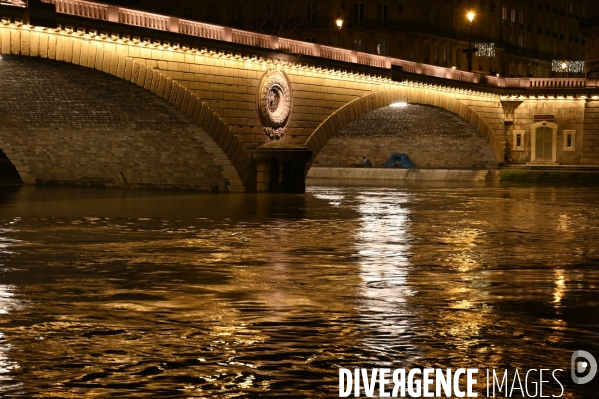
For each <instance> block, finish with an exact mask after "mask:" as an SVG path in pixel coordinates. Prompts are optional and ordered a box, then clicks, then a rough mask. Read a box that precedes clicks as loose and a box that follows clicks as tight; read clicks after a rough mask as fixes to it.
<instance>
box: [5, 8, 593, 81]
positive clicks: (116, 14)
mask: <svg viewBox="0 0 599 399" xmlns="http://www.w3.org/2000/svg"><path fill="white" fill-rule="evenodd" d="M9 1H12V2H19V1H21V0H9ZM42 1H43V2H46V3H51V4H55V6H56V11H57V12H59V13H63V14H68V15H74V16H78V17H84V18H92V19H98V20H102V21H109V22H116V23H121V24H125V25H133V26H138V27H143V28H150V29H156V30H162V31H169V32H174V33H181V34H185V35H190V36H196V37H202V38H206V39H213V40H222V41H227V42H233V43H238V44H243V45H249V46H256V47H263V48H268V49H273V50H279V51H286V52H290V53H295V54H303V55H308V56H315V57H322V58H327V59H331V60H337V61H344V62H351V63H358V64H362V65H369V66H373V67H378V68H386V69H389V68H391V66H392V65H399V66H402V67H403V70H404V71H405V72H409V73H416V74H422V75H426V76H434V77H439V78H445V79H451V80H457V81H461V82H467V83H484V84H487V85H490V86H496V87H505V88H586V87H599V85H598V84H597V80H596V79H595V80H592V79H588V81H589V83H587V79H584V78H557V79H554V78H552V79H543V78H503V77H496V76H485V75H481V74H478V73H473V72H466V71H461V70H457V69H453V68H445V67H440V66H435V65H429V64H422V63H417V62H412V61H406V60H400V59H396V58H390V57H386V56H381V55H375V54H368V53H362V52H358V51H352V50H347V49H342V48H337V47H330V46H324V45H320V44H315V43H310V42H302V41H298V40H292V39H286V38H281V37H276V36H271V35H265V34H261V33H256V32H249V31H244V30H240V29H233V28H228V27H224V26H218V25H212V24H207V23H204V22H198V21H190V20H184V19H179V18H176V17H169V16H165V15H160V14H153V13H149V12H146V11H140V10H134V9H130V8H125V7H118V6H113V5H108V4H103V3H97V2H94V1H88V0H42ZM590 81H592V83H591V82H590Z"/></svg>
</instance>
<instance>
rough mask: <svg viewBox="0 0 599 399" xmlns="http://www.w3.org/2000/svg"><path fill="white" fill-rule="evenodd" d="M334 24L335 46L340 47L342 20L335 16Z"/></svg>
mask: <svg viewBox="0 0 599 399" xmlns="http://www.w3.org/2000/svg"><path fill="white" fill-rule="evenodd" d="M335 24H337V47H341V28H342V27H343V20H342V19H341V18H337V20H336V21H335Z"/></svg>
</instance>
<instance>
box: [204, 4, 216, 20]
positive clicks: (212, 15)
mask: <svg viewBox="0 0 599 399" xmlns="http://www.w3.org/2000/svg"><path fill="white" fill-rule="evenodd" d="M205 10H206V12H205V14H204V16H205V19H206V22H216V7H215V6H214V5H210V6H206V9H205Z"/></svg>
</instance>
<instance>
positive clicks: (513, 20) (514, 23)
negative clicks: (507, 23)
mask: <svg viewBox="0 0 599 399" xmlns="http://www.w3.org/2000/svg"><path fill="white" fill-rule="evenodd" d="M511 22H512V28H515V27H516V10H512V12H511Z"/></svg>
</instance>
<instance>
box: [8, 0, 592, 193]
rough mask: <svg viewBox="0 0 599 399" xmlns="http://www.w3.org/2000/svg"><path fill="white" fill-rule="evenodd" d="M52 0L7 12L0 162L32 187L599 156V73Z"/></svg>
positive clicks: (282, 185)
mask: <svg viewBox="0 0 599 399" xmlns="http://www.w3.org/2000/svg"><path fill="white" fill-rule="evenodd" d="M17 3H18V2H17ZM51 3H53V4H54V5H55V7H56V11H57V12H56V14H55V15H52V16H51V17H52V18H55V20H56V21H57V22H58V25H57V26H56V27H42V26H33V25H30V24H29V19H28V13H27V12H26V10H25V9H21V8H19V7H5V6H2V7H0V11H1V12H2V13H3V15H9V17H3V18H2V22H1V23H0V43H1V47H0V51H1V54H2V55H3V57H2V59H1V60H0V72H1V73H0V85H1V86H2V92H3V95H2V97H1V98H2V100H1V102H0V149H1V150H2V153H3V154H0V155H4V159H5V160H6V161H8V162H10V164H11V165H12V166H14V169H16V171H17V172H18V178H20V179H21V180H22V181H23V183H25V184H75V185H95V186H117V187H152V188H154V187H156V188H180V189H193V190H209V191H231V192H252V191H268V190H284V191H301V190H303V184H304V176H305V173H306V172H307V170H308V169H309V168H310V167H311V166H313V165H337V166H340V165H346V166H349V164H351V163H355V162H358V161H359V160H360V159H361V156H362V155H368V156H369V157H371V158H372V159H373V160H374V161H375V164H376V163H379V164H380V163H381V162H382V161H384V159H385V158H386V157H387V156H388V155H389V154H390V153H391V152H395V151H397V152H409V153H410V154H412V156H413V157H414V158H415V163H416V166H423V167H475V168H488V167H495V166H497V165H498V164H500V165H501V164H516V165H517V164H542V165H548V166H549V165H558V164H563V165H581V164H582V165H597V164H599V122H596V121H599V90H597V81H596V80H595V79H574V78H572V79H534V78H518V79H510V78H502V77H496V76H483V75H479V74H476V73H468V72H464V71H457V70H453V69H448V68H441V67H436V66H431V65H423V64H417V63H412V62H408V61H404V60H398V59H391V58H389V57H382V56H377V55H372V54H365V53H359V52H355V51H350V50H345V49H338V48H332V47H326V46H321V45H318V44H314V43H304V42H298V41H293V40H289V39H284V38H278V37H273V36H268V35H262V34H257V33H253V32H244V31H240V30H236V29H232V28H226V27H220V26H214V25H209V24H204V23H200V22H195V21H185V20H181V19H178V18H173V17H168V16H161V15H155V14H149V13H145V12H141V11H136V10H131V9H126V8H122V7H114V6H108V5H104V4H101V3H93V2H89V1H83V0H55V1H54V0H53V1H52V2H51ZM15 4H16V3H15ZM17 5H18V4H17ZM52 18H50V19H52ZM391 105H393V107H391ZM396 105H400V106H399V107H395V106H396ZM406 149H408V150H407V151H406ZM439 154H445V155H444V156H443V155H439ZM460 159H462V160H463V162H462V163H460V161H459V160H460ZM1 165H2V164H1V163H0V166H1Z"/></svg>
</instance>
